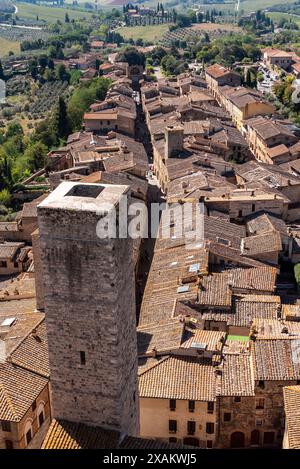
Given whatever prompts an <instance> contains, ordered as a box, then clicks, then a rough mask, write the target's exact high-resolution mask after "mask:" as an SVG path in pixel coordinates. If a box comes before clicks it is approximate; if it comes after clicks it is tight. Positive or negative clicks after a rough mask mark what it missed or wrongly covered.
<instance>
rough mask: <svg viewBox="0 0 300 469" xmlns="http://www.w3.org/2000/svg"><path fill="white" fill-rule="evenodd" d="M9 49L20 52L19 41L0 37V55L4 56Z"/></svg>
mask: <svg viewBox="0 0 300 469" xmlns="http://www.w3.org/2000/svg"><path fill="white" fill-rule="evenodd" d="M10 51H12V52H14V53H15V54H18V53H19V52H20V43H19V42H13V41H8V40H7V39H4V38H3V37H0V57H4V56H5V55H7V54H8V53H9V52H10Z"/></svg>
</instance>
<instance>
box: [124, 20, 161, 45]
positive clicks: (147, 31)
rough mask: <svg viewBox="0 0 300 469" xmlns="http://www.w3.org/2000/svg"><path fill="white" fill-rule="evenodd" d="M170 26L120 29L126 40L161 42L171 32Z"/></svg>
mask: <svg viewBox="0 0 300 469" xmlns="http://www.w3.org/2000/svg"><path fill="white" fill-rule="evenodd" d="M169 26H170V24H157V25H153V26H134V27H132V28H130V27H125V28H120V29H118V33H120V34H122V36H123V37H124V38H125V39H130V38H132V39H134V40H136V39H140V38H141V39H144V41H159V40H160V39H162V37H163V36H164V34H165V33H166V32H167V31H169Z"/></svg>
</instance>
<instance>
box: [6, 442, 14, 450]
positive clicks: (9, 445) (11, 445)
mask: <svg viewBox="0 0 300 469" xmlns="http://www.w3.org/2000/svg"><path fill="white" fill-rule="evenodd" d="M5 448H6V449H14V445H13V442H12V441H10V440H5Z"/></svg>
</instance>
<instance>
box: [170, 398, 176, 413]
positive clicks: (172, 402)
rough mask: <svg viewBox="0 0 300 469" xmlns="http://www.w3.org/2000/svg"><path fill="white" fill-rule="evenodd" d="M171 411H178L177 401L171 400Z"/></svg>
mask: <svg viewBox="0 0 300 469" xmlns="http://www.w3.org/2000/svg"><path fill="white" fill-rule="evenodd" d="M169 404H170V410H172V411H174V410H176V400H175V399H170V402H169Z"/></svg>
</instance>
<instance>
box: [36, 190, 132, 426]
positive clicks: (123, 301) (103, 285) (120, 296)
mask: <svg viewBox="0 0 300 469" xmlns="http://www.w3.org/2000/svg"><path fill="white" fill-rule="evenodd" d="M128 190H129V187H128V186H117V185H114V186H107V185H97V184H82V183H72V182H63V183H62V184H60V185H59V186H58V187H57V188H56V189H55V190H54V191H53V192H52V193H51V194H50V196H49V197H48V198H47V199H46V200H45V201H43V202H42V203H41V204H40V205H39V206H38V221H39V230H40V249H41V252H42V263H43V280H44V296H45V313H46V323H47V334H48V343H49V361H50V370H51V384H52V398H53V417H54V418H59V419H63V420H67V421H71V422H80V423H84V424H87V425H94V426H102V427H106V428H112V429H116V430H120V431H122V432H125V433H128V434H131V435H135V434H136V433H137V432H138V428H139V412H138V405H139V398H138V390H137V352H136V332H135V285H134V269H133V259H132V256H133V252H132V249H133V248H132V240H131V239H127V238H126V239H123V238H106V239H101V238H99V237H98V236H97V232H96V230H97V226H98V225H97V224H98V222H99V221H100V220H101V219H102V218H103V216H104V215H105V214H106V213H108V211H110V210H113V207H115V208H116V209H117V210H118V208H119V203H120V199H121V197H122V196H126V194H127V192H128ZM108 203H109V204H112V205H110V206H109V207H108V206H107V204H108ZM110 213H111V212H110Z"/></svg>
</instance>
